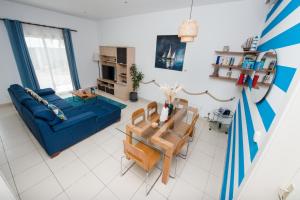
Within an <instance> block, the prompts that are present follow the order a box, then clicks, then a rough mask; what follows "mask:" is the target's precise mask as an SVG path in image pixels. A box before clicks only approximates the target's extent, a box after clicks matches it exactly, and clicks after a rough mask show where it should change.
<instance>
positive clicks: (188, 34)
mask: <svg viewBox="0 0 300 200" xmlns="http://www.w3.org/2000/svg"><path fill="white" fill-rule="evenodd" d="M197 35H198V24H197V22H196V20H191V19H188V20H185V21H184V22H182V24H181V25H180V27H179V33H178V37H180V40H181V42H193V41H194V38H195V37H197Z"/></svg>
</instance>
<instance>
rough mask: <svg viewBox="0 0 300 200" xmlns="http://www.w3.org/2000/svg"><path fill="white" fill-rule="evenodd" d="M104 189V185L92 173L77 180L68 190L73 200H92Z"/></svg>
mask: <svg viewBox="0 0 300 200" xmlns="http://www.w3.org/2000/svg"><path fill="white" fill-rule="evenodd" d="M103 188H104V184H103V183H102V182H101V181H99V179H98V178H97V177H96V176H95V175H94V174H92V173H88V174H86V175H84V176H83V177H81V178H80V179H79V180H77V181H76V182H75V183H74V184H72V186H71V187H70V188H68V189H67V190H66V193H67V195H68V196H69V197H70V199H72V200H82V199H86V200H88V199H92V198H93V197H96V195H97V194H98V193H99V192H100V191H101V190H102V189H103Z"/></svg>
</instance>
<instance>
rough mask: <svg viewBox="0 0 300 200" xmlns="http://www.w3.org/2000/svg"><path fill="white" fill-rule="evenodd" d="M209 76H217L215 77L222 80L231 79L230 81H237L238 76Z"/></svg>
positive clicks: (212, 76)
mask: <svg viewBox="0 0 300 200" xmlns="http://www.w3.org/2000/svg"><path fill="white" fill-rule="evenodd" d="M209 77H211V78H215V79H221V80H229V81H235V82H236V81H237V80H238V79H237V78H231V77H226V76H215V75H213V74H212V75H209Z"/></svg>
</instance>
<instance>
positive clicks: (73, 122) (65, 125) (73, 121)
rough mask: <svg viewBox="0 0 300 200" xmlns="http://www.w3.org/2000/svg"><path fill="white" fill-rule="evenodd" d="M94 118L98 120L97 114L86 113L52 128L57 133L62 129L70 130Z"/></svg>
mask: <svg viewBox="0 0 300 200" xmlns="http://www.w3.org/2000/svg"><path fill="white" fill-rule="evenodd" d="M92 118H96V114H95V113H93V112H85V113H82V114H79V115H77V116H74V117H71V118H69V119H67V120H66V121H63V122H62V123H59V124H57V125H55V126H53V127H52V128H53V130H54V131H55V132H57V131H60V130H62V129H66V128H70V127H72V126H75V125H78V124H80V123H81V122H84V121H86V120H89V119H92Z"/></svg>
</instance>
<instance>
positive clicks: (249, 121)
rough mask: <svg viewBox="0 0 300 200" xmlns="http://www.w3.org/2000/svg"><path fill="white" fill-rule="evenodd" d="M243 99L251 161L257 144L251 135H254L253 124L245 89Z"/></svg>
mask: <svg viewBox="0 0 300 200" xmlns="http://www.w3.org/2000/svg"><path fill="white" fill-rule="evenodd" d="M243 101H244V110H245V117H246V124H247V131H248V143H249V149H250V158H251V161H252V160H253V159H254V157H255V155H256V153H257V150H258V146H257V144H256V143H255V142H254V141H253V136H254V126H253V122H252V118H251V114H250V109H249V104H248V100H247V96H246V91H245V90H243Z"/></svg>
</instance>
